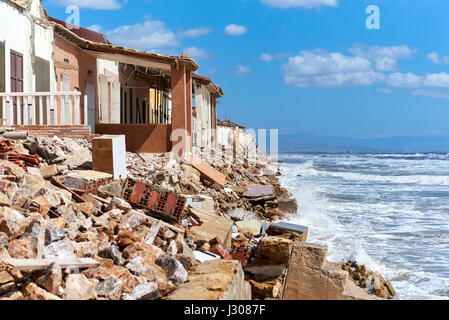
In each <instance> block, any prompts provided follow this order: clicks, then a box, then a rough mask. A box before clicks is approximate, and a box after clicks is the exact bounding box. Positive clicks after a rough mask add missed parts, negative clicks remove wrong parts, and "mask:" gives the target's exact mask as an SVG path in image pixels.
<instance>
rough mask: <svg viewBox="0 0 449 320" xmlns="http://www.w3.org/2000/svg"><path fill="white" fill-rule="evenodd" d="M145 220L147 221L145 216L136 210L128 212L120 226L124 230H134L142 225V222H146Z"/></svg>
mask: <svg viewBox="0 0 449 320" xmlns="http://www.w3.org/2000/svg"><path fill="white" fill-rule="evenodd" d="M147 220H148V218H147V216H146V215H144V214H143V213H140V212H139V211H137V210H130V211H129V212H128V213H127V214H126V215H124V216H123V218H122V226H123V227H124V228H125V229H127V228H131V229H134V228H137V227H138V226H140V225H141V224H143V223H144V222H146V221H147Z"/></svg>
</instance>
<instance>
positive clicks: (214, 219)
mask: <svg viewBox="0 0 449 320" xmlns="http://www.w3.org/2000/svg"><path fill="white" fill-rule="evenodd" d="M190 211H191V212H192V213H193V214H195V215H196V216H198V217H199V218H200V219H201V222H202V225H201V226H194V227H192V231H194V232H195V234H196V235H197V236H198V237H200V238H202V239H203V240H205V241H206V242H209V241H210V240H212V239H215V238H216V237H217V236H218V237H219V238H220V239H222V241H223V244H224V245H225V246H226V247H230V246H231V239H232V225H233V222H232V220H229V219H226V218H224V217H220V216H217V215H216V214H213V213H211V212H207V211H205V210H202V209H197V208H190Z"/></svg>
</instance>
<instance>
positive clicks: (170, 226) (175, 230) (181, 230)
mask: <svg viewBox="0 0 449 320" xmlns="http://www.w3.org/2000/svg"><path fill="white" fill-rule="evenodd" d="M147 218H148V219H149V220H151V221H153V222H155V223H158V222H160V223H161V225H162V226H164V227H166V228H169V229H171V230H173V231H174V232H177V233H184V230H183V229H180V228H177V227H175V226H172V225H171V224H168V223H166V222H164V221H162V220H159V219H156V218H153V217H150V216H148V215H147Z"/></svg>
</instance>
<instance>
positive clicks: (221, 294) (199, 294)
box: [167, 260, 251, 300]
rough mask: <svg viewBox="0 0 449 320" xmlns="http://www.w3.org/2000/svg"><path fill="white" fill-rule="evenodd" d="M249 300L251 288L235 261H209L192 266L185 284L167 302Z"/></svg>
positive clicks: (238, 263) (240, 267) (239, 265)
mask: <svg viewBox="0 0 449 320" xmlns="http://www.w3.org/2000/svg"><path fill="white" fill-rule="evenodd" d="M186 297H188V299H189V300H251V287H250V285H249V283H248V282H246V281H245V276H244V273H243V269H242V266H241V264H240V262H238V261H235V260H211V261H205V262H203V263H201V264H197V265H195V266H193V267H192V268H191V270H190V273H189V276H188V278H187V282H185V283H183V284H181V285H180V286H179V287H178V288H177V289H176V290H175V291H174V292H173V293H172V294H170V295H169V296H168V297H167V300H185V299H186Z"/></svg>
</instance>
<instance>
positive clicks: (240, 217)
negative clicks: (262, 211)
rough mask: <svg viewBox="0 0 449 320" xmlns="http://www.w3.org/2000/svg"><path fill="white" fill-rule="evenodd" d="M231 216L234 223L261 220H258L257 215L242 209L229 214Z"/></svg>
mask: <svg viewBox="0 0 449 320" xmlns="http://www.w3.org/2000/svg"><path fill="white" fill-rule="evenodd" d="M229 216H230V217H231V218H232V219H233V220H234V221H247V220H260V219H258V216H257V215H256V214H255V213H253V212H249V211H246V210H243V209H241V208H236V209H234V210H233V211H232V212H231V213H230V214H229Z"/></svg>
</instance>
